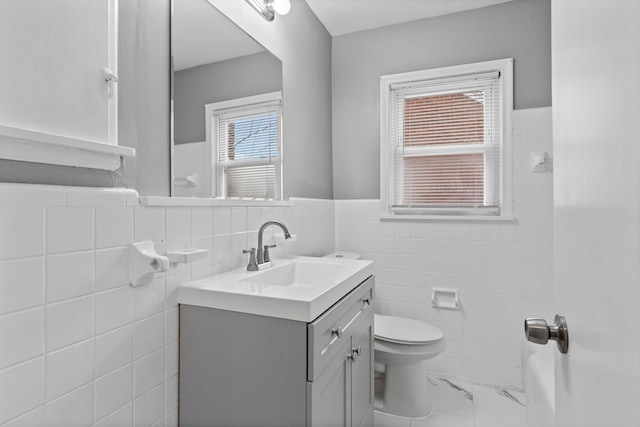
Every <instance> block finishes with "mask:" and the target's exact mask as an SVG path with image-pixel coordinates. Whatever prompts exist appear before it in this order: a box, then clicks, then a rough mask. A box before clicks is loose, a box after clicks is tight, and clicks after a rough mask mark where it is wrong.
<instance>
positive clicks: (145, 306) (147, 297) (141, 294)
mask: <svg viewBox="0 0 640 427" xmlns="http://www.w3.org/2000/svg"><path fill="white" fill-rule="evenodd" d="M164 281H165V278H164V277H163V276H161V277H158V278H156V279H155V280H154V281H153V282H151V283H150V284H148V285H144V286H139V287H137V288H132V289H133V299H134V317H135V320H141V319H144V318H145V317H149V316H152V315H154V314H158V313H161V312H162V311H164Z"/></svg>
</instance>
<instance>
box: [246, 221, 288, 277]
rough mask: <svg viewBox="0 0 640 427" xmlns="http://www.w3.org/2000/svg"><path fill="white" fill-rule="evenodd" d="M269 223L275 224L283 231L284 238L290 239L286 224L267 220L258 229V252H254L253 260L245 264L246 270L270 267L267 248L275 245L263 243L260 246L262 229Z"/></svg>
mask: <svg viewBox="0 0 640 427" xmlns="http://www.w3.org/2000/svg"><path fill="white" fill-rule="evenodd" d="M270 225H277V226H278V227H280V228H281V229H282V231H284V238H285V239H290V238H291V234H289V230H288V229H287V226H286V225H284V224H283V223H281V222H280V221H267V222H265V223H264V224H262V226H260V229H259V230H258V252H257V253H256V259H255V263H254V262H249V265H248V266H247V270H248V271H257V270H262V269H263V268H267V267H271V259H270V258H269V248H275V247H276V245H264V247H263V246H262V234H263V233H264V230H265V229H266V228H267V227H269V226H270Z"/></svg>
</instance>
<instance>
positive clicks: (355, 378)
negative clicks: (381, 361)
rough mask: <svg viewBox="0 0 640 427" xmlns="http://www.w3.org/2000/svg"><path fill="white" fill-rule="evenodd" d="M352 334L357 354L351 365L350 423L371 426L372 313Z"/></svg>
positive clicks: (357, 425) (361, 426)
mask: <svg viewBox="0 0 640 427" xmlns="http://www.w3.org/2000/svg"><path fill="white" fill-rule="evenodd" d="M369 317H370V319H368V320H366V321H365V322H364V323H363V324H362V326H361V327H360V328H359V329H358V331H357V332H356V333H354V334H353V336H352V338H351V339H352V342H353V348H355V349H358V350H359V351H358V353H359V354H358V356H357V357H356V358H355V360H354V361H353V363H352V367H351V420H352V422H351V425H352V426H354V427H364V426H373V405H374V400H373V399H374V397H373V389H374V386H373V384H374V382H373V381H374V380H373V364H374V361H373V360H374V359H373V337H374V335H373V313H371V315H370V316H369Z"/></svg>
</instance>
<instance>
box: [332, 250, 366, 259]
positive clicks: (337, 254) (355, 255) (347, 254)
mask: <svg viewBox="0 0 640 427" xmlns="http://www.w3.org/2000/svg"><path fill="white" fill-rule="evenodd" d="M324 258H346V259H361V258H362V255H360V254H358V253H355V252H343V251H337V252H333V253H330V254H328V255H325V256H324Z"/></svg>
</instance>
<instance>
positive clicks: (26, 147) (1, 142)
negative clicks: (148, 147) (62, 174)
mask: <svg viewBox="0 0 640 427" xmlns="http://www.w3.org/2000/svg"><path fill="white" fill-rule="evenodd" d="M135 155H136V150H135V149H133V148H129V147H121V146H118V145H111V144H104V143H100V142H95V141H88V140H83V139H77V138H70V137H66V136H61V135H54V134H50V133H44V132H36V131H32V130H28V129H21V128H15V127H11V126H2V125H0V159H7V160H17V161H21V162H32V163H46V164H52V165H61V166H72V167H79V168H91V169H102V170H110V171H113V170H116V169H118V168H119V167H120V163H121V162H120V159H121V158H122V157H133V156H135Z"/></svg>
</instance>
